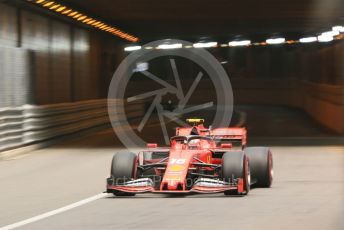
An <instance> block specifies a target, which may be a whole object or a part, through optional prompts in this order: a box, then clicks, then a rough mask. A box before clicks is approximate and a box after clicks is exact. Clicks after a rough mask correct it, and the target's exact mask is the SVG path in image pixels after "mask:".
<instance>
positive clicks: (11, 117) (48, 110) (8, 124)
mask: <svg viewBox="0 0 344 230" xmlns="http://www.w3.org/2000/svg"><path fill="white" fill-rule="evenodd" d="M111 103H114V104H116V103H117V102H116V100H112V101H111ZM143 111H144V104H143V103H140V102H138V103H130V105H128V106H126V114H125V115H124V114H118V119H123V118H124V117H127V118H129V119H130V118H135V117H139V116H142V115H143ZM109 122H110V121H109V117H108V111H107V100H106V99H101V100H90V101H80V102H74V103H61V104H53V105H42V106H33V105H24V106H21V107H15V108H0V152H1V151H4V150H8V149H13V148H17V147H21V146H24V145H27V144H31V143H35V142H39V141H44V140H47V139H51V138H54V137H58V136H62V135H66V134H71V133H75V132H78V131H81V130H85V129H88V128H92V127H97V126H101V125H105V124H108V123H109Z"/></svg>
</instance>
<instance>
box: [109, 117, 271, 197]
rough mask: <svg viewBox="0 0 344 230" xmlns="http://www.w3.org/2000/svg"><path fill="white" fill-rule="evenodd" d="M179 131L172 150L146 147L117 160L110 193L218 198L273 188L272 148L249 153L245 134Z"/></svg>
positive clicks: (197, 127) (197, 124) (198, 125)
mask: <svg viewBox="0 0 344 230" xmlns="http://www.w3.org/2000/svg"><path fill="white" fill-rule="evenodd" d="M187 121H188V122H189V123H192V126H191V127H186V128H177V129H176V136H174V137H172V138H171V139H170V145H171V146H170V147H158V146H157V144H147V149H145V150H143V151H142V152H139V153H138V154H137V155H136V154H134V153H123V152H121V153H117V154H115V155H114V156H113V159H112V165H111V176H110V177H109V178H107V192H108V193H113V194H115V195H135V194H136V193H144V192H152V193H216V192H223V193H224V194H226V195H246V194H248V192H249V191H250V187H251V186H252V185H253V186H255V187H270V186H271V183H272V178H273V161H272V153H271V151H270V150H269V148H268V147H246V129H245V128H216V129H209V128H205V127H204V126H203V124H202V123H203V121H204V120H203V119H188V120H187Z"/></svg>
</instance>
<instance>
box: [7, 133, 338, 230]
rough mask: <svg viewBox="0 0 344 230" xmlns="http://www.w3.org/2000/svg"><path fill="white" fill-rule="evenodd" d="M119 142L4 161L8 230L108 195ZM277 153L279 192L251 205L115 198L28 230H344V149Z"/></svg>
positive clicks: (89, 140)
mask: <svg viewBox="0 0 344 230" xmlns="http://www.w3.org/2000/svg"><path fill="white" fill-rule="evenodd" d="M117 142H118V140H116V138H115V137H114V136H113V134H112V130H110V129H109V130H105V131H101V132H98V133H96V134H93V135H90V136H87V137H83V138H80V139H77V140H71V141H69V142H66V143H64V144H59V145H55V146H52V147H49V148H46V149H41V150H37V151H33V152H30V153H29V154H26V155H20V156H17V157H14V158H9V159H7V160H4V161H0V187H1V190H0V191H1V195H0V227H1V226H5V225H8V224H12V223H15V222H18V221H21V220H25V219H27V218H30V217H33V216H36V215H39V214H42V213H44V212H47V211H51V210H54V209H57V208H60V207H63V206H66V205H69V204H71V203H74V202H77V201H80V200H82V199H85V198H87V197H90V196H93V195H96V194H99V193H101V192H103V191H104V190H105V178H106V177H107V176H108V174H109V167H110V162H111V158H112V154H113V152H116V151H123V149H122V148H121V147H116V146H118V144H116V143H117ZM272 151H273V154H274V168H275V179H274V183H273V186H272V188H269V189H253V190H251V192H250V193H249V195H248V196H246V197H235V196H232V197H225V196H224V195H223V194H212V195H192V196H183V197H180V196H177V197H174V196H167V195H153V194H142V195H137V196H135V197H130V198H124V197H120V198H118V197H113V196H112V195H108V196H107V197H105V198H101V199H99V200H96V201H93V202H91V203H88V204H86V205H83V206H80V207H77V208H75V209H72V210H69V211H66V212H63V213H61V214H57V215H54V216H51V217H48V218H46V219H43V220H40V221H38V222H35V223H31V224H28V225H25V226H23V227H22V229H174V230H175V229H293V230H297V229H319V230H320V229H321V230H323V229H338V230H339V229H343V226H344V219H343V217H344V147H343V146H319V147H318V146H310V147H305V146H302V147H285V146H284V147H283V146H281V147H279V146H274V147H272Z"/></svg>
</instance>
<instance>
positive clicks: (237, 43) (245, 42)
mask: <svg viewBox="0 0 344 230" xmlns="http://www.w3.org/2000/svg"><path fill="white" fill-rule="evenodd" d="M228 45H229V46H248V45H251V41H250V40H242V41H231V42H228Z"/></svg>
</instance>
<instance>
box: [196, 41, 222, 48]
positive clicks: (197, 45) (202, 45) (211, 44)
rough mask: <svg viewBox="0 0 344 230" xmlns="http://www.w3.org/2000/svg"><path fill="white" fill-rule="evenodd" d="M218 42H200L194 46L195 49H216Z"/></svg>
mask: <svg viewBox="0 0 344 230" xmlns="http://www.w3.org/2000/svg"><path fill="white" fill-rule="evenodd" d="M216 46H217V42H204V43H203V42H200V43H195V44H193V47H194V48H209V47H216Z"/></svg>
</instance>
